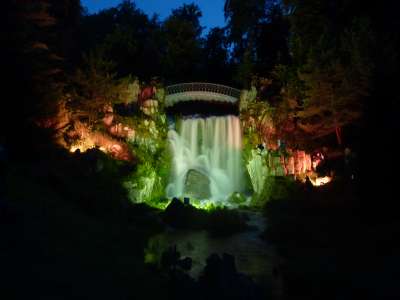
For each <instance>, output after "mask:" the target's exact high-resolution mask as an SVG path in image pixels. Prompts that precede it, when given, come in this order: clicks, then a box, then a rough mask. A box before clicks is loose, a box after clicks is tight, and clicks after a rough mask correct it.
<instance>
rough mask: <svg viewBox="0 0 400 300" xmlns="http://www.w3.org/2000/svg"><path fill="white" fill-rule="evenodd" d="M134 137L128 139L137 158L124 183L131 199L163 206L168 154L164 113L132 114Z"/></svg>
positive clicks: (168, 161) (167, 177)
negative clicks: (149, 115) (134, 167)
mask: <svg viewBox="0 0 400 300" xmlns="http://www.w3.org/2000/svg"><path fill="white" fill-rule="evenodd" d="M133 122H134V124H135V133H136V135H135V138H134V140H131V141H129V143H130V145H131V147H132V150H133V151H134V153H135V155H136V157H138V160H139V161H138V164H137V166H136V170H135V172H133V173H132V174H130V175H129V176H127V178H125V180H124V186H125V188H126V189H127V190H128V193H129V198H130V199H131V201H133V202H146V203H148V204H150V205H154V206H156V207H160V208H164V207H165V205H166V203H165V199H164V198H165V189H166V186H167V183H168V179H169V167H170V163H171V160H172V159H171V154H170V151H169V147H168V141H167V124H166V116H165V114H163V113H162V111H161V112H159V113H158V114H157V115H155V116H154V117H152V118H150V117H144V116H136V117H135V119H134V121H133Z"/></svg>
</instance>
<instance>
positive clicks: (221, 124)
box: [166, 116, 244, 201]
mask: <svg viewBox="0 0 400 300" xmlns="http://www.w3.org/2000/svg"><path fill="white" fill-rule="evenodd" d="M179 127H180V128H179V129H178V131H176V130H173V129H170V130H169V132H168V139H169V142H170V147H171V152H172V156H173V162H172V166H173V167H172V174H171V178H170V183H169V185H168V187H167V190H166V194H167V197H175V196H176V197H183V196H188V197H192V198H197V199H205V198H208V199H212V200H216V201H223V200H225V199H227V198H228V197H229V196H230V195H231V194H232V193H233V192H241V191H242V190H243V186H244V183H243V167H242V156H241V150H242V133H241V128H240V121H239V118H238V117H236V116H219V117H215V116H213V117H207V118H194V117H192V118H185V119H183V120H182V122H181V124H180V126H179Z"/></svg>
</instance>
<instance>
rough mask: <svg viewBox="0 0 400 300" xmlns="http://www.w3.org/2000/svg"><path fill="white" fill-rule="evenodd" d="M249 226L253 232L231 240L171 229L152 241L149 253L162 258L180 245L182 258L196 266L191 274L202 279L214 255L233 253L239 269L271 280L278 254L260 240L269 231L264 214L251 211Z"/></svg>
mask: <svg viewBox="0 0 400 300" xmlns="http://www.w3.org/2000/svg"><path fill="white" fill-rule="evenodd" d="M248 215H249V221H248V224H249V225H250V226H251V229H249V230H247V231H244V232H240V233H237V234H234V235H232V236H228V237H214V236H211V235H209V234H208V233H207V232H206V231H204V230H167V231H166V232H163V233H161V234H158V235H156V236H154V237H153V238H151V240H150V242H149V245H150V246H149V248H148V249H147V251H153V252H154V251H156V252H158V254H155V255H156V256H157V255H158V256H160V255H161V252H162V250H164V249H166V248H167V247H168V246H172V245H176V246H177V250H178V251H179V252H180V254H181V256H182V257H186V256H189V257H191V258H192V260H193V267H192V269H191V270H190V272H189V275H191V276H192V277H194V278H198V276H199V275H200V274H201V271H202V270H203V268H204V267H205V265H206V259H207V257H208V256H210V254H212V253H217V254H222V253H229V254H232V255H234V256H235V260H236V267H237V270H238V271H239V272H241V273H245V274H246V275H250V276H251V277H252V278H253V279H254V280H255V281H257V282H264V281H265V280H268V281H269V280H270V278H271V274H272V267H273V259H274V252H273V250H272V247H271V246H269V245H268V244H267V243H266V242H265V241H263V240H261V239H260V238H259V235H260V233H261V232H262V231H263V230H264V229H265V221H264V218H263V216H262V214H261V213H259V212H248Z"/></svg>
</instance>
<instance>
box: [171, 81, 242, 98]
mask: <svg viewBox="0 0 400 300" xmlns="http://www.w3.org/2000/svg"><path fill="white" fill-rule="evenodd" d="M185 92H209V93H217V94H223V95H227V96H230V97H233V98H236V99H239V98H240V90H238V89H235V88H232V87H229V86H226V85H222V84H215V83H205V82H190V83H180V84H175V85H170V86H168V87H167V88H166V95H173V94H179V93H185Z"/></svg>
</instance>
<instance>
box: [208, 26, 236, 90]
mask: <svg viewBox="0 0 400 300" xmlns="http://www.w3.org/2000/svg"><path fill="white" fill-rule="evenodd" d="M227 44H228V43H227V37H226V35H225V30H224V29H222V28H219V27H215V28H212V29H211V30H210V32H209V33H208V35H207V37H206V39H205V42H204V48H203V53H204V62H203V64H204V68H205V72H204V73H205V75H206V77H207V80H209V81H211V82H215V83H218V82H219V83H225V84H231V83H232V79H231V76H230V75H231V67H230V64H229V51H228V47H227Z"/></svg>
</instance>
